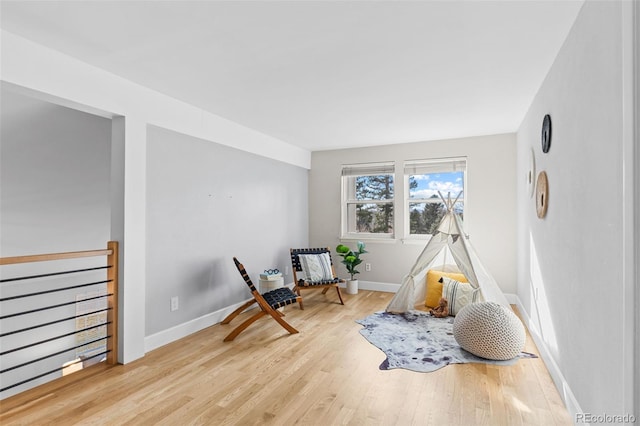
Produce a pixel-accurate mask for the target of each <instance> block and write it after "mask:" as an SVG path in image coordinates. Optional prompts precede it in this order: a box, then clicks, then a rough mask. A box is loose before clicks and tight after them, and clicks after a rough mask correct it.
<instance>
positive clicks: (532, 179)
mask: <svg viewBox="0 0 640 426" xmlns="http://www.w3.org/2000/svg"><path fill="white" fill-rule="evenodd" d="M527 187H528V188H529V197H533V194H534V193H535V188H536V157H535V156H534V154H533V148H531V150H530V151H529V170H528V171H527Z"/></svg>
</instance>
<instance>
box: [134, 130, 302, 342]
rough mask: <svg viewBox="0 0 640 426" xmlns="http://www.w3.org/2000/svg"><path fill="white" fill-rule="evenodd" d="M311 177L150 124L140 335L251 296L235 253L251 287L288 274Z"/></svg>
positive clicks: (299, 243)
mask: <svg viewBox="0 0 640 426" xmlns="http://www.w3.org/2000/svg"><path fill="white" fill-rule="evenodd" d="M307 182H308V170H307V169H305V168H301V167H296V166H293V165H290V164H286V163H282V162H279V161H276V160H272V159H268V158H264V157H261V156H258V155H254V154H249V153H246V152H243V151H240V150H237V149H233V148H230V147H226V146H223V145H219V144H216V143H211V142H209V141H204V140H201V139H196V138H193V137H189V136H185V135H182V134H179V133H176V132H171V131H168V130H164V129H160V128H157V127H153V126H151V127H149V129H148V149H147V195H146V199H147V221H146V223H147V274H146V275H147V280H148V281H147V286H146V301H147V309H146V336H147V337H149V336H152V335H157V334H159V333H160V334H161V333H162V332H164V331H166V330H168V329H170V328H171V327H176V326H180V324H183V323H187V322H189V321H194V320H198V319H199V318H201V317H203V316H207V315H209V314H211V313H212V312H216V311H218V310H221V309H224V308H227V307H229V306H231V305H233V304H235V303H238V302H243V301H245V300H247V299H249V298H250V297H251V295H250V294H249V288H248V287H247V285H246V284H245V283H244V281H243V280H242V277H241V276H240V274H239V273H238V270H237V269H236V267H235V265H234V264H233V260H232V257H233V256H236V257H237V258H238V259H239V260H240V261H241V262H242V263H243V264H244V265H245V268H246V269H247V272H248V273H249V276H250V277H251V278H252V279H253V281H254V284H256V285H257V284H258V274H259V273H261V272H262V271H263V270H264V269H272V268H278V269H280V270H281V271H283V272H284V271H285V266H289V265H290V263H291V260H290V258H289V248H290V247H306V246H307V244H308V210H307V209H308V200H307ZM285 278H289V280H291V279H292V276H291V274H289V276H288V277H285ZM174 296H178V297H179V309H178V310H177V311H173V312H171V311H170V309H169V307H170V299H171V297H174ZM220 319H221V318H219V319H218V320H220ZM160 338H161V336H155V337H153V338H152V339H151V340H154V339H155V340H158V339H160ZM149 346H150V347H152V346H154V343H149Z"/></svg>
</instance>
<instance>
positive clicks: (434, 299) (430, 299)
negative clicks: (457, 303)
mask: <svg viewBox="0 0 640 426" xmlns="http://www.w3.org/2000/svg"><path fill="white" fill-rule="evenodd" d="M443 276H444V277H447V278H451V279H452V280H456V281H458V282H461V283H468V282H469V281H467V277H465V276H464V274H461V273H458V272H442V271H436V270H433V269H429V270H428V271H427V297H426V299H425V301H424V305H425V306H426V307H427V308H435V307H437V306H438V302H439V301H440V298H441V297H442V285H443V284H442V283H441V282H439V281H440V278H442V277H443Z"/></svg>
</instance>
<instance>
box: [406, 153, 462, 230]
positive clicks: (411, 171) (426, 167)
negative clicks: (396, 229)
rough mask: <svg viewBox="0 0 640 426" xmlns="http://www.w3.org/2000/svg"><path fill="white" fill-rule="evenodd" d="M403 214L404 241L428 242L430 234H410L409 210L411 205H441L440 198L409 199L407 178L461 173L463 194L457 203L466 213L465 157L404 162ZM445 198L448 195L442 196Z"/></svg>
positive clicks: (453, 195)
mask: <svg viewBox="0 0 640 426" xmlns="http://www.w3.org/2000/svg"><path fill="white" fill-rule="evenodd" d="M403 170H404V171H403V175H404V176H403V177H404V214H403V218H402V221H403V228H404V229H403V231H404V240H406V241H411V240H414V241H415V240H417V241H421V240H428V239H430V238H431V236H432V234H411V209H410V205H411V204H412V203H442V200H441V199H440V198H409V177H410V176H412V175H423V174H435V173H449V172H459V171H462V172H463V192H462V195H461V196H460V198H459V199H458V203H462V205H463V211H466V206H467V204H466V196H467V157H448V158H434V159H421V160H408V161H405V162H404V167H403ZM442 195H443V196H444V197H445V198H446V197H447V196H448V194H446V193H443V194H442ZM457 195H458V194H451V198H452V199H455V197H457Z"/></svg>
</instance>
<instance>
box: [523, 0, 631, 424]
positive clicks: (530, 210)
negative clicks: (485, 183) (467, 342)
mask: <svg viewBox="0 0 640 426" xmlns="http://www.w3.org/2000/svg"><path fill="white" fill-rule="evenodd" d="M628 6H629V4H628V3H627V4H624V3H623V2H591V1H587V2H586V3H585V5H584V7H583V8H582V10H581V12H580V14H579V16H578V18H577V20H576V22H575V24H574V27H573V28H572V30H571V32H570V34H569V36H568V38H567V40H566V42H565V44H564V46H563V47H562V49H561V50H560V52H559V54H558V57H557V58H556V60H555V62H554V64H553V66H552V68H551V70H550V71H549V74H548V75H547V77H546V79H545V81H544V83H543V85H542V87H541V88H540V90H539V92H538V94H537V95H536V97H535V100H534V101H533V103H532V105H531V108H530V110H529V112H528V113H527V115H526V117H525V119H524V121H523V123H522V125H521V127H520V129H519V131H518V137H517V139H518V175H517V176H518V297H519V298H520V300H521V303H522V306H523V308H524V310H525V311H526V315H527V316H528V317H530V319H531V324H530V328H532V330H533V331H534V332H535V333H537V334H538V335H539V336H540V339H541V340H542V341H543V342H544V346H546V350H548V352H549V355H550V357H551V359H550V360H549V362H548V365H549V366H550V369H551V371H552V375H553V376H554V379H555V380H556V384H557V385H558V387H559V389H560V392H561V394H562V395H563V396H564V397H565V399H566V401H567V404H568V408H569V410H570V411H571V412H573V413H574V414H577V413H580V412H587V413H594V414H595V413H598V414H604V413H607V414H610V415H618V414H619V415H624V414H632V413H630V410H631V407H632V402H631V400H632V389H633V372H632V371H629V367H630V365H631V366H632V364H633V363H632V362H630V359H631V358H632V357H633V352H632V349H631V348H632V347H633V343H632V342H633V335H634V333H633V297H629V298H628V297H627V296H628V294H629V292H628V291H629V288H630V287H631V289H632V286H633V281H632V280H633V279H632V277H629V276H628V275H627V271H628V259H629V252H628V250H627V249H626V247H629V246H631V247H632V244H628V243H629V239H630V238H633V237H632V236H633V232H631V231H632V229H630V228H629V223H630V222H632V220H630V219H632V218H630V217H629V216H630V214H633V213H629V210H627V207H626V205H627V203H628V202H629V201H630V200H628V199H626V195H627V194H628V188H630V187H631V188H632V181H630V178H629V176H632V175H633V174H632V173H631V174H630V175H629V173H628V172H629V170H628V168H629V167H630V166H632V163H629V159H628V158H627V159H625V152H626V151H627V148H628V147H629V144H632V141H631V140H629V139H628V138H627V137H626V136H625V132H626V129H628V126H629V122H628V118H629V115H630V113H629V111H628V107H627V105H628V100H629V99H630V98H629V97H630V96H632V93H631V91H630V90H626V91H625V90H624V87H625V85H626V83H627V80H628V78H629V73H630V72H631V69H632V68H630V66H629V62H628V60H629V57H628V54H627V53H626V52H625V50H624V46H625V45H626V44H628V43H630V42H631V39H630V32H629V31H626V32H625V30H624V29H625V28H626V29H627V30H628V29H629V26H628V21H627V19H628V12H629V10H628ZM545 114H550V115H551V117H552V120H553V128H552V142H551V149H550V151H549V153H547V154H543V153H542V151H541V147H540V129H541V124H542V119H543V117H544V115H545ZM636 120H637V118H636ZM531 148H533V149H534V152H535V159H536V167H537V170H538V172H539V171H542V170H545V171H546V172H547V174H548V178H549V198H548V212H547V215H546V217H545V218H544V219H538V218H537V216H536V213H535V202H534V199H533V198H530V197H529V195H528V193H527V191H526V182H525V176H526V173H527V170H528V167H529V160H528V158H529V152H530V150H531ZM630 280H631V281H630ZM536 294H537V297H536ZM631 294H632V293H631ZM629 336H631V337H630V338H629Z"/></svg>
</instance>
